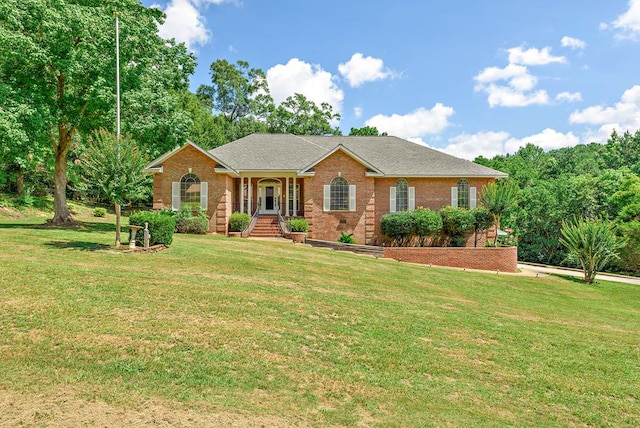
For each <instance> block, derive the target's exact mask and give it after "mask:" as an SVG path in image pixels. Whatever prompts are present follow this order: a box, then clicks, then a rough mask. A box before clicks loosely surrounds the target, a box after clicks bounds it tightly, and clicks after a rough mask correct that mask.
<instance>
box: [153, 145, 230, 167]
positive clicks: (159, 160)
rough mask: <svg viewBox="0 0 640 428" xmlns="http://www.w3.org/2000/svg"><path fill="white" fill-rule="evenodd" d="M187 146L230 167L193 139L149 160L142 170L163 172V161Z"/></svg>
mask: <svg viewBox="0 0 640 428" xmlns="http://www.w3.org/2000/svg"><path fill="white" fill-rule="evenodd" d="M186 147H193V148H194V149H196V150H198V151H199V152H200V153H202V154H203V155H205V156H206V157H208V158H209V159H211V160H212V161H214V162H216V163H219V164H221V165H222V166H224V167H225V168H227V169H229V166H228V165H226V164H225V163H224V162H221V161H220V160H218V159H216V158H215V157H214V156H212V155H211V153H209V152H207V151H206V150H204V149H203V148H201V147H200V146H198V145H197V144H195V143H193V142H191V141H187V142H186V143H185V144H184V145H182V146H178V147H176V148H175V149H173V150H171V151H170V152H167V153H165V154H163V155H162V156H160V157H159V158H157V159H155V160H152V161H151V162H149V164H148V165H147V166H145V167H144V169H143V170H142V172H144V173H147V174H149V173H155V172H162V163H163V162H164V161H166V160H167V159H169V158H171V157H173V156H175V155H176V154H178V153H179V152H181V151H182V150H183V149H185V148H186Z"/></svg>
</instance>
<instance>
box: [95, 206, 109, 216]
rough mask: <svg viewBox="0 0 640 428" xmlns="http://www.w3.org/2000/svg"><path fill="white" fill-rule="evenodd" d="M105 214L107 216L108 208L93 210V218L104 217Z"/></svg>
mask: <svg viewBox="0 0 640 428" xmlns="http://www.w3.org/2000/svg"><path fill="white" fill-rule="evenodd" d="M105 214H107V209H106V208H102V207H98V208H94V209H93V216H94V217H104V216H105Z"/></svg>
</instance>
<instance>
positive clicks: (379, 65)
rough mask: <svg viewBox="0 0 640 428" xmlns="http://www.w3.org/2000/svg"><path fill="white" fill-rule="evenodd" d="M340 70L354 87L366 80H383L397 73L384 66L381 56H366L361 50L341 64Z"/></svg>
mask: <svg viewBox="0 0 640 428" xmlns="http://www.w3.org/2000/svg"><path fill="white" fill-rule="evenodd" d="M338 71H339V72H340V74H341V75H342V76H343V77H344V78H345V79H347V82H349V85H350V86H351V87H354V88H355V87H358V86H360V85H362V84H363V83H366V82H373V81H375V80H382V79H386V78H390V77H394V75H395V73H394V72H393V71H391V70H389V69H388V68H386V67H385V66H384V62H383V61H382V60H381V59H380V58H374V57H371V56H367V57H365V56H363V55H362V54H361V53H360V52H358V53H355V54H353V56H352V57H351V59H350V60H349V61H347V62H346V63H343V64H339V65H338Z"/></svg>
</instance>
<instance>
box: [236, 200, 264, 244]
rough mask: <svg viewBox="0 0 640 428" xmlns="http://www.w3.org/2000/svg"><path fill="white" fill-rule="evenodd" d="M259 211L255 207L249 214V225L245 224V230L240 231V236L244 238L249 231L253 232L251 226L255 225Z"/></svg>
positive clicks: (249, 233)
mask: <svg viewBox="0 0 640 428" xmlns="http://www.w3.org/2000/svg"><path fill="white" fill-rule="evenodd" d="M259 213H260V210H259V209H258V208H257V207H256V210H255V211H254V212H253V215H252V216H251V221H250V222H249V226H247V228H246V229H245V230H243V231H242V232H240V236H241V237H243V238H246V237H248V236H249V235H251V232H253V228H254V227H256V224H257V223H258V216H259Z"/></svg>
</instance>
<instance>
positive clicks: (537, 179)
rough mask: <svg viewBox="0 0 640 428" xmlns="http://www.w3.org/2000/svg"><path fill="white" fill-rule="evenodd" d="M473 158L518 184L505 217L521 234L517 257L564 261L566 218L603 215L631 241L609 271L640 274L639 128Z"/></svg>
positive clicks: (542, 261) (507, 222) (551, 261)
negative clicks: (514, 203)
mask: <svg viewBox="0 0 640 428" xmlns="http://www.w3.org/2000/svg"><path fill="white" fill-rule="evenodd" d="M475 162H477V163H480V164H482V165H486V166H488V167H491V168H495V169H498V170H500V171H503V172H506V173H508V174H509V176H510V180H513V181H514V182H515V183H516V184H517V185H518V187H519V188H520V198H519V204H518V207H517V208H516V209H514V210H511V211H510V212H509V213H508V214H507V215H505V216H504V218H503V220H502V225H503V227H511V228H513V229H514V230H515V232H516V234H517V236H518V241H519V243H518V258H519V260H522V261H529V262H536V263H548V264H553V265H566V264H567V262H566V260H565V259H566V256H567V252H566V248H565V247H564V246H563V245H562V244H561V243H560V241H559V239H560V237H561V234H560V227H561V224H562V220H563V219H564V220H570V219H572V218H573V217H585V218H598V217H600V218H603V219H607V220H610V221H613V222H615V225H616V228H617V233H618V234H619V235H620V236H621V237H623V238H625V239H626V240H627V243H626V246H625V247H624V249H623V250H622V252H621V258H620V259H619V260H617V261H614V262H613V263H612V265H611V267H610V270H613V271H619V272H627V273H633V274H636V275H638V274H640V131H638V132H635V133H629V132H626V133H624V134H622V135H620V134H618V133H617V132H613V133H612V135H611V137H610V138H609V139H608V141H607V143H606V144H597V143H591V144H586V145H578V146H575V147H570V148H563V149H558V150H551V151H549V152H545V151H544V150H542V149H541V148H540V147H537V146H535V145H532V144H528V145H527V146H526V147H523V148H521V149H520V150H518V152H516V153H515V154H513V155H503V156H496V157H494V158H492V159H486V158H483V157H479V158H476V159H475Z"/></svg>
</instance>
